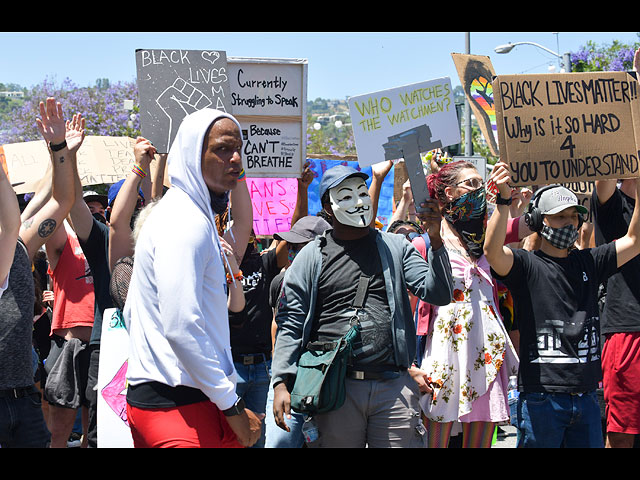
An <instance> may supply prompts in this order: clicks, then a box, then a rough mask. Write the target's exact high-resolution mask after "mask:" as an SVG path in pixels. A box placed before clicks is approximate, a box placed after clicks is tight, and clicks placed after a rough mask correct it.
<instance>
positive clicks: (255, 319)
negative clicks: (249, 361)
mask: <svg viewBox="0 0 640 480" xmlns="http://www.w3.org/2000/svg"><path fill="white" fill-rule="evenodd" d="M240 270H242V276H243V277H244V278H243V280H242V289H243V292H244V298H245V302H246V305H245V307H244V310H242V311H241V312H238V313H233V312H229V327H230V332H231V349H232V350H233V353H236V354H242V353H244V354H249V353H265V354H267V353H271V346H272V342H271V322H272V321H273V310H272V309H271V306H270V305H269V287H270V286H271V281H272V280H273V277H275V276H276V275H277V274H278V273H279V272H280V268H278V257H277V254H276V249H275V248H272V249H271V250H268V251H267V252H265V253H264V254H263V255H260V254H259V253H258V252H253V253H251V254H249V255H247V258H245V259H243V261H242V263H241V264H240Z"/></svg>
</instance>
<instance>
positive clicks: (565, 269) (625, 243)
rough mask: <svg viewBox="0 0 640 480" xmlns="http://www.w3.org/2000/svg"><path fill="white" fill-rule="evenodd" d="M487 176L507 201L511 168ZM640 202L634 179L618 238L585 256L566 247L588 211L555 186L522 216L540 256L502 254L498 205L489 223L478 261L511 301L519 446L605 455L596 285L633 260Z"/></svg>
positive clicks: (638, 244)
mask: <svg viewBox="0 0 640 480" xmlns="http://www.w3.org/2000/svg"><path fill="white" fill-rule="evenodd" d="M494 171H495V177H494V178H495V183H496V185H497V186H498V190H499V196H500V197H502V198H504V197H505V196H507V195H508V194H509V192H510V188H509V181H510V175H509V170H508V167H507V165H506V164H504V163H498V164H496V166H495V168H494ZM639 194H640V179H639V180H636V181H635V191H634V196H635V197H636V208H634V211H633V215H632V217H631V221H630V223H629V227H628V229H627V231H626V232H625V235H624V236H622V237H621V238H619V239H617V240H616V241H615V242H611V243H607V244H604V245H601V246H599V247H595V248H591V249H583V250H580V249H577V248H573V244H574V243H575V241H576V240H577V238H578V228H579V227H580V225H581V223H582V221H583V217H582V215H585V214H586V213H587V211H586V209H585V208H584V207H582V206H581V205H580V204H579V203H578V201H577V198H576V196H575V194H574V193H573V192H571V191H570V190H568V189H567V188H565V187H563V186H561V185H557V184H555V185H548V186H546V187H543V188H541V189H539V190H538V191H537V192H536V193H535V194H534V196H533V198H532V200H531V203H530V206H529V211H528V213H527V215H528V220H529V224H530V225H531V228H532V230H534V231H536V232H538V235H539V236H540V237H541V244H540V249H539V250H536V251H533V252H529V251H525V250H512V249H510V248H508V247H504V246H503V244H504V239H505V233H506V224H507V209H506V207H505V206H503V205H501V204H498V205H497V207H496V210H495V211H494V213H493V215H492V216H491V219H490V221H489V224H488V228H487V239H486V241H485V244H484V252H485V255H486V257H487V260H488V261H489V264H490V265H491V269H492V273H493V274H494V275H496V276H497V278H499V279H500V280H501V281H502V282H503V283H504V284H505V285H506V286H507V287H508V288H509V290H510V291H511V293H512V295H513V298H514V303H515V308H516V316H517V317H518V319H519V325H520V353H521V357H520V358H521V359H522V360H521V363H520V370H519V374H518V390H519V392H520V395H519V399H518V406H517V412H518V413H517V420H518V428H519V430H520V432H521V437H520V440H519V443H518V446H519V447H550V448H553V447H561V446H564V447H569V448H571V447H602V446H603V436H602V427H601V418H600V408H599V406H598V399H597V397H596V389H597V388H598V383H599V382H600V381H601V380H602V369H601V362H600V351H601V349H600V317H599V308H598V303H597V301H598V286H599V285H600V283H602V282H605V281H606V280H607V279H608V278H609V277H610V276H611V275H613V274H615V273H616V271H617V269H618V268H619V267H621V266H623V265H624V264H626V263H627V262H628V261H629V260H631V259H632V258H633V257H635V256H636V255H638V254H639V253H640V212H639V211H638V208H637V205H638V201H637V198H638V195H639ZM576 413H577V415H576Z"/></svg>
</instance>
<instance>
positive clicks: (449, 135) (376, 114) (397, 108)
mask: <svg viewBox="0 0 640 480" xmlns="http://www.w3.org/2000/svg"><path fill="white" fill-rule="evenodd" d="M349 114H350V116H351V124H352V126H353V134H354V137H355V141H356V150H357V151H358V163H359V164H360V166H361V167H366V166H370V165H373V164H376V163H379V162H383V161H385V150H384V148H383V145H384V144H386V143H388V142H389V137H393V136H394V135H399V134H402V133H404V132H406V131H408V130H411V129H414V128H417V127H421V126H423V125H426V126H427V127H428V129H429V130H430V133H431V137H430V140H431V141H432V142H440V144H441V145H440V147H446V146H448V145H454V144H457V143H460V127H459V124H458V116H457V113H456V109H455V104H454V100H453V90H452V89H451V79H450V78H449V77H442V78H436V79H433V80H429V81H426V82H420V83H414V84H411V85H405V86H401V87H396V88H392V89H389V90H382V91H379V92H374V93H368V94H364V95H358V96H355V97H350V98H349Z"/></svg>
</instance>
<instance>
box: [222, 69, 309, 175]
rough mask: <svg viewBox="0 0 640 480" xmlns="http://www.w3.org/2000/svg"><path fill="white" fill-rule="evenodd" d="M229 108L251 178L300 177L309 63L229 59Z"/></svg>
mask: <svg viewBox="0 0 640 480" xmlns="http://www.w3.org/2000/svg"><path fill="white" fill-rule="evenodd" d="M227 60H228V67H229V68H228V73H229V87H230V91H231V95H230V108H231V111H232V113H233V115H234V117H236V119H237V120H238V121H239V122H240V125H242V141H243V144H242V163H243V165H244V168H245V171H246V173H247V176H249V177H299V176H300V173H301V172H302V165H303V163H304V161H303V159H305V158H306V130H307V121H306V119H307V113H306V112H307V61H306V60H305V59H269V58H245V57H229V58H228V59H227Z"/></svg>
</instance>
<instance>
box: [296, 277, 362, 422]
mask: <svg viewBox="0 0 640 480" xmlns="http://www.w3.org/2000/svg"><path fill="white" fill-rule="evenodd" d="M369 280H370V277H367V276H364V275H362V276H361V277H360V282H359V284H358V290H357V293H356V297H355V300H354V302H353V307H354V308H355V312H356V313H355V314H354V316H353V317H351V320H350V324H351V327H350V328H349V331H348V332H347V333H346V334H345V335H344V336H343V337H342V338H340V339H339V340H337V341H334V342H309V343H308V344H307V346H306V348H305V349H304V351H303V353H302V355H301V356H300V359H299V360H298V371H297V373H296V380H295V383H294V385H293V389H292V391H291V408H292V409H293V410H294V411H295V412H298V413H306V414H308V415H314V414H316V413H326V412H330V411H332V410H337V409H338V408H340V407H341V406H342V405H343V403H344V400H345V397H346V390H345V378H346V373H347V367H348V365H350V364H351V358H352V356H353V341H354V339H355V337H356V336H357V334H358V332H359V331H360V322H359V320H358V311H359V310H361V309H362V306H363V304H364V297H365V295H366V291H367V288H368V286H369Z"/></svg>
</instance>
